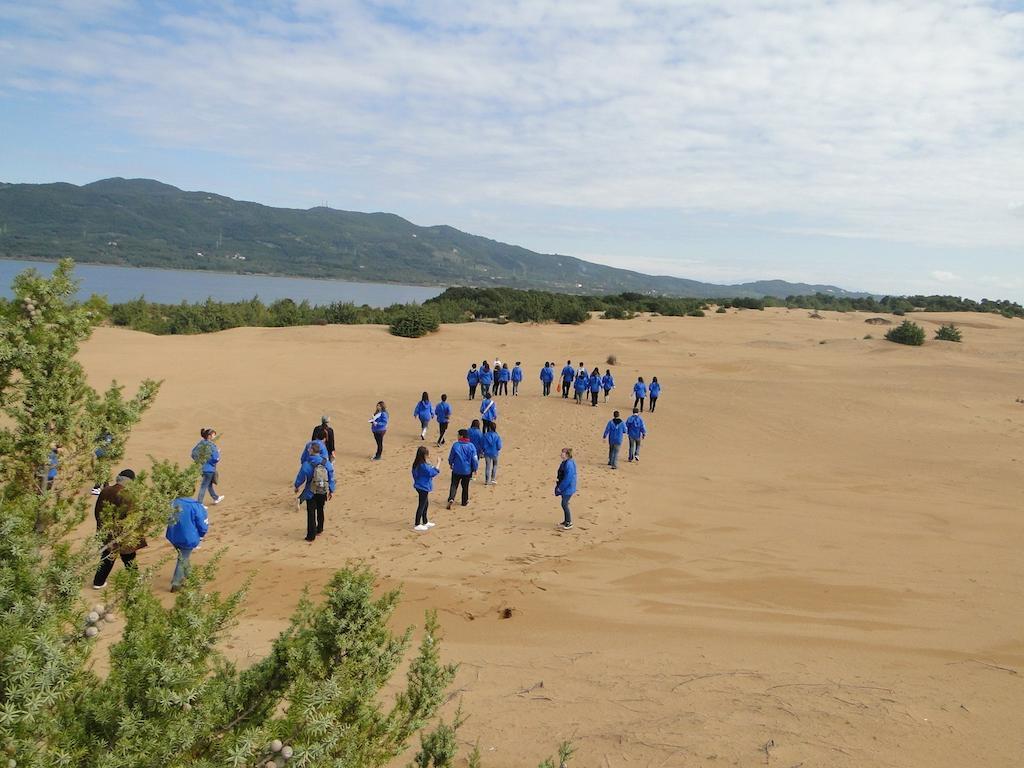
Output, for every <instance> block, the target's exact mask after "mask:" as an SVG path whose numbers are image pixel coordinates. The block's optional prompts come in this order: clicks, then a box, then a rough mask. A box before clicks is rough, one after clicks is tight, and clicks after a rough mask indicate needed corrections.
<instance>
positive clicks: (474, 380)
mask: <svg viewBox="0 0 1024 768" xmlns="http://www.w3.org/2000/svg"><path fill="white" fill-rule="evenodd" d="M466 381H468V382H469V383H470V384H479V383H480V371H478V370H477V369H476V368H470V369H469V371H467V372H466Z"/></svg>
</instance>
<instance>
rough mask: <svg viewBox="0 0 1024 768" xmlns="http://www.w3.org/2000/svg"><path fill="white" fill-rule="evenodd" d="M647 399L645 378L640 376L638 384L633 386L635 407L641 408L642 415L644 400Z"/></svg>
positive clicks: (637, 380)
mask: <svg viewBox="0 0 1024 768" xmlns="http://www.w3.org/2000/svg"><path fill="white" fill-rule="evenodd" d="M645 397H647V385H646V384H644V377H643V376H638V377H637V379H636V384H634V385H633V407H634V408H636V407H637V406H638V405H639V406H640V413H643V412H644V398H645Z"/></svg>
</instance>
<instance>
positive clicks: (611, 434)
mask: <svg viewBox="0 0 1024 768" xmlns="http://www.w3.org/2000/svg"><path fill="white" fill-rule="evenodd" d="M626 431H627V427H626V422H624V421H623V420H622V419H621V418H620V417H619V412H618V411H615V412H614V413H613V414H612V420H611V421H609V422H608V424H607V425H606V426H605V428H604V437H605V438H606V439H607V440H608V466H609V467H611V468H612V469H618V468H619V450H620V449H621V448H622V438H623V436H624V435H625V434H626Z"/></svg>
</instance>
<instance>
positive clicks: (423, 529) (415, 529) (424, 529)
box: [412, 525, 430, 531]
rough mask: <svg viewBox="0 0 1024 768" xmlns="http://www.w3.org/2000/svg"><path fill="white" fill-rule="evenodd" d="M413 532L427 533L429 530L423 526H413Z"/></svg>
mask: <svg viewBox="0 0 1024 768" xmlns="http://www.w3.org/2000/svg"><path fill="white" fill-rule="evenodd" d="M412 529H413V530H414V531H429V530H430V529H429V528H428V527H427V526H425V525H414V526H413V527H412Z"/></svg>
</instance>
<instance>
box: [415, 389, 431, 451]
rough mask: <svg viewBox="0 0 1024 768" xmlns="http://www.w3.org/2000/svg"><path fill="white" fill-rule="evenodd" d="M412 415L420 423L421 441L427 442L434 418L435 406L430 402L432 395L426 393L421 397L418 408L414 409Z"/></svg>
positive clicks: (417, 404)
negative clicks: (429, 428) (428, 430)
mask: <svg viewBox="0 0 1024 768" xmlns="http://www.w3.org/2000/svg"><path fill="white" fill-rule="evenodd" d="M412 415H413V417H414V418H416V419H419V421H420V440H426V439H427V428H428V427H429V426H430V420H431V419H432V418H434V404H433V403H431V402H430V395H428V394H427V393H426V392H424V393H423V394H422V395H421V396H420V399H419V402H418V403H416V407H415V408H413V409H412Z"/></svg>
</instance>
